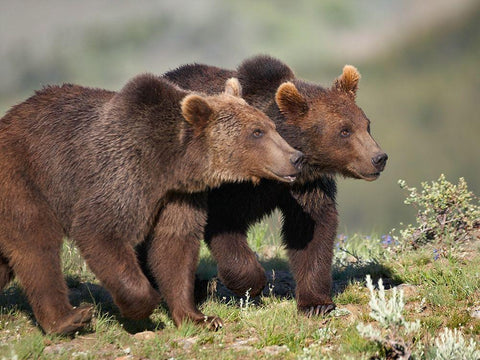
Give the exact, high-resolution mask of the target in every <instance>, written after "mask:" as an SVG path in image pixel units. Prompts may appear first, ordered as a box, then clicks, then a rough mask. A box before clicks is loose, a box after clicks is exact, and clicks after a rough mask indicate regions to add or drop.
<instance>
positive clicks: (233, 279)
mask: <svg viewBox="0 0 480 360" xmlns="http://www.w3.org/2000/svg"><path fill="white" fill-rule="evenodd" d="M232 76H235V77H238V79H239V80H240V83H241V86H242V88H243V97H244V98H245V100H246V101H247V102H248V103H249V104H251V105H253V106H255V107H257V108H259V109H261V110H262V111H264V112H265V113H266V114H267V115H268V116H269V117H270V118H271V119H272V120H273V121H274V122H275V123H276V125H277V129H278V132H279V133H280V134H281V135H282V136H283V137H284V138H285V139H286V140H287V141H288V142H289V143H290V144H291V145H292V146H293V147H295V148H296V149H298V150H300V151H302V152H303V153H304V154H305V159H306V164H305V165H304V167H303V169H302V172H301V175H300V176H299V177H298V179H297V181H296V182H295V183H293V184H288V185H286V184H283V183H280V182H278V181H271V180H262V181H261V182H260V184H259V185H257V186H255V185H253V184H251V183H242V184H225V185H223V186H222V187H220V188H218V189H214V190H212V191H210V192H209V197H208V220H207V226H206V228H205V234H204V238H205V241H206V243H207V244H208V246H209V248H210V249H211V252H212V254H213V256H214V258H215V259H216V261H217V263H218V276H219V278H220V280H221V281H222V282H223V283H224V284H225V285H226V286H227V287H229V288H230V289H231V290H233V291H234V292H235V293H237V294H239V295H243V294H245V292H246V291H247V290H249V291H250V295H253V296H254V295H257V294H259V293H260V291H261V290H262V289H263V287H264V286H265V284H266V277H265V272H264V270H263V268H262V267H261V265H260V264H259V262H258V261H257V258H256V256H255V254H254V253H253V252H252V250H251V249H250V248H249V247H248V244H247V241H246V233H247V230H248V228H249V226H250V225H252V224H253V223H255V222H256V221H258V220H260V219H262V218H263V217H264V216H265V215H266V214H269V213H271V212H272V211H273V210H274V209H276V208H278V209H280V210H281V212H282V214H283V228H282V233H283V240H284V242H285V244H286V248H287V250H288V257H289V263H290V267H291V270H292V272H293V275H294V278H295V280H296V283H297V284H296V300H297V306H298V308H299V310H300V311H303V312H305V313H307V315H309V316H311V315H314V314H315V315H318V314H325V313H327V312H329V311H331V310H332V309H334V307H335V305H334V303H333V301H332V298H331V294H330V293H331V284H332V276H331V265H332V256H333V245H334V240H335V236H336V231H337V224H338V219H337V218H338V213H337V210H336V203H335V195H336V182H335V174H340V175H343V176H346V177H352V178H357V179H364V180H367V181H372V180H375V179H376V178H377V177H378V176H379V175H380V172H381V171H383V169H384V167H385V164H386V161H387V155H386V154H385V153H384V152H383V151H382V150H381V149H380V147H379V146H378V145H377V143H376V142H375V141H374V139H373V138H372V136H371V134H370V120H369V119H368V118H367V117H366V116H365V114H364V112H363V111H362V110H361V109H360V108H359V107H358V106H357V105H356V103H355V95H356V92H357V88H358V82H359V79H360V74H359V73H358V71H357V69H356V68H354V67H353V66H349V65H347V66H345V67H344V69H343V73H342V74H341V75H340V77H338V78H337V79H336V80H335V82H334V84H333V86H332V87H331V88H324V87H322V86H319V85H316V84H312V83H309V82H306V81H303V80H300V79H298V78H296V77H295V75H294V73H293V71H292V70H291V69H290V68H289V67H288V66H287V65H285V64H284V63H282V62H281V61H279V60H277V59H275V58H272V57H269V56H256V57H253V58H250V59H248V60H246V61H244V62H243V63H242V64H241V65H240V66H239V67H238V69H237V70H236V71H233V70H225V69H221V68H218V67H214V66H208V65H201V64H193V65H185V66H182V67H180V68H178V69H176V70H172V71H170V72H168V73H166V74H164V77H165V78H167V79H169V80H170V81H172V82H174V83H176V84H177V85H179V86H180V87H182V88H185V89H189V90H196V91H204V92H207V93H216V92H219V91H221V89H222V83H223V82H224V81H225V79H227V78H229V77H232Z"/></svg>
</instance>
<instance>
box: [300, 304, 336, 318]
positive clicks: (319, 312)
mask: <svg viewBox="0 0 480 360" xmlns="http://www.w3.org/2000/svg"><path fill="white" fill-rule="evenodd" d="M335 308H336V306H335V304H324V305H316V306H309V307H304V308H302V309H301V311H303V312H304V313H305V315H307V317H309V318H310V317H313V316H325V315H327V314H329V313H330V312H331V311H333V310H335Z"/></svg>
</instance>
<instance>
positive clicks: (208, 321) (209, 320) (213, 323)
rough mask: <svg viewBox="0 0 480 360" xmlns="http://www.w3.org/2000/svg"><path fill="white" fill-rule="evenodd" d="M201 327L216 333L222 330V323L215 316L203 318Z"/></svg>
mask: <svg viewBox="0 0 480 360" xmlns="http://www.w3.org/2000/svg"><path fill="white" fill-rule="evenodd" d="M203 325H205V326H206V327H208V329H210V330H213V331H218V330H220V329H221V328H223V321H222V319H220V318H219V317H217V316H205V318H204V320H203Z"/></svg>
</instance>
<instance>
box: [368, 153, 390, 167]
mask: <svg viewBox="0 0 480 360" xmlns="http://www.w3.org/2000/svg"><path fill="white" fill-rule="evenodd" d="M387 159H388V155H387V154H385V153H380V154H378V155H375V156H374V157H372V164H373V166H375V167H376V168H377V169H378V170H380V171H382V170H383V168H384V167H385V164H386V163H387Z"/></svg>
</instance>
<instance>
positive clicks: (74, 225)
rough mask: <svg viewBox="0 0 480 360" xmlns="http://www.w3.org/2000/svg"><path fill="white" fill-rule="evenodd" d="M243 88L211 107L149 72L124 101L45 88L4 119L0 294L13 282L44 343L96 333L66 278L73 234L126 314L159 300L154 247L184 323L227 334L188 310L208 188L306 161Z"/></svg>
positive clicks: (290, 169)
mask: <svg viewBox="0 0 480 360" xmlns="http://www.w3.org/2000/svg"><path fill="white" fill-rule="evenodd" d="M239 92H240V88H239V86H238V82H236V81H235V80H233V79H232V80H229V81H228V82H227V86H226V93H224V94H219V95H214V96H208V97H205V96H203V95H198V94H189V93H188V92H186V91H183V90H180V89H179V88H177V87H176V86H174V85H173V84H171V83H169V82H168V81H166V80H164V79H161V78H158V77H155V76H153V75H141V76H138V77H136V78H134V79H133V80H131V81H130V82H129V83H128V84H127V85H126V86H125V87H124V88H123V89H122V90H121V91H120V92H118V93H115V92H110V91H105V90H101V89H90V88H85V87H80V86H76V85H64V86H61V87H59V86H50V87H47V88H45V89H43V90H41V91H38V92H37V93H36V94H35V95H34V96H32V97H31V98H29V99H28V100H26V101H25V102H23V103H21V104H19V105H17V106H14V107H13V108H12V109H11V110H10V111H9V112H8V113H7V114H6V115H5V116H4V117H3V118H2V119H1V120H0V169H1V171H0V288H3V287H4V286H5V285H6V284H7V283H8V281H9V280H10V279H11V277H12V275H13V274H15V275H16V276H17V278H18V279H19V281H20V282H21V284H22V286H23V287H24V289H25V292H26V294H27V296H28V299H29V302H30V304H31V306H32V308H33V311H34V314H35V317H36V319H37V321H38V322H39V323H40V325H41V326H42V328H43V329H44V330H45V331H46V332H47V333H69V332H73V331H76V330H78V329H79V328H81V327H82V326H84V325H85V324H86V323H88V321H89V320H90V318H91V309H90V308H88V307H80V308H77V309H73V308H72V306H71V305H70V303H69V301H68V297H67V293H68V289H67V287H66V284H65V282H64V280H63V278H62V273H61V267H60V249H61V245H62V240H63V237H64V236H68V237H70V238H71V239H73V240H74V241H75V243H76V245H77V246H78V248H79V249H80V251H81V253H82V255H83V256H84V258H85V260H86V262H87V264H88V265H89V267H90V269H91V270H92V271H93V272H94V273H95V275H96V276H97V277H98V279H100V280H101V281H102V283H103V285H104V286H105V287H106V288H107V289H108V290H109V291H110V292H111V294H112V296H113V299H114V301H115V303H116V304H117V305H118V306H119V308H120V310H121V312H122V314H123V315H124V316H127V317H130V318H133V319H139V318H144V317H147V316H149V315H150V313H151V312H152V310H153V309H154V308H155V307H156V306H157V305H158V303H159V301H160V295H159V293H158V292H157V291H156V290H154V289H153V288H152V286H151V285H150V282H149V281H148V280H147V278H146V277H145V275H144V274H143V272H142V271H141V269H140V267H139V265H138V262H137V258H136V254H135V251H134V246H135V245H137V244H139V243H141V242H142V241H144V240H145V239H146V238H147V237H148V238H149V239H151V241H152V243H151V244H152V246H151V254H150V255H149V256H151V257H153V258H154V259H155V260H154V261H152V262H151V263H150V265H151V267H152V273H153V274H154V276H155V280H156V281H157V283H158V285H159V288H160V292H161V293H162V295H163V296H164V298H165V300H166V302H167V304H168V306H169V309H170V311H171V314H172V317H173V319H174V321H175V323H176V324H177V325H178V324H180V322H182V321H183V320H185V319H191V320H192V321H195V322H197V323H200V322H201V323H205V324H207V325H211V326H212V327H214V328H217V327H218V326H221V324H222V323H221V320H219V319H218V318H216V317H206V316H204V315H203V314H202V313H201V312H200V311H199V310H198V309H197V308H196V307H195V305H194V302H193V282H194V273H195V270H196V265H197V259H198V251H199V241H200V238H201V236H202V231H203V228H204V225H205V220H206V196H205V193H203V192H202V191H204V190H206V188H207V187H208V186H210V187H214V186H218V185H220V184H221V183H223V182H225V181H242V180H253V181H257V182H258V180H259V178H260V177H263V176H267V177H271V178H275V179H280V180H285V181H289V180H291V178H290V177H289V176H290V175H294V174H295V173H296V172H298V171H297V170H296V168H295V165H297V163H298V161H299V159H300V156H299V155H300V154H299V152H298V151H295V150H294V149H293V148H291V147H290V146H289V145H288V144H287V143H286V142H285V141H284V140H283V139H282V138H281V137H280V136H279V135H278V133H277V132H276V131H275V127H274V124H273V122H272V121H271V120H269V119H268V118H267V117H266V116H265V115H264V114H263V113H261V112H260V111H259V110H256V109H254V108H253V107H251V106H248V105H247V104H246V103H245V101H244V100H243V99H241V98H239V97H237V96H233V95H235V94H237V95H238V93H239ZM185 120H186V121H185ZM258 131H261V132H262V136H261V137H258V136H256V135H258ZM294 163H295V164H294ZM284 177H286V178H284Z"/></svg>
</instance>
